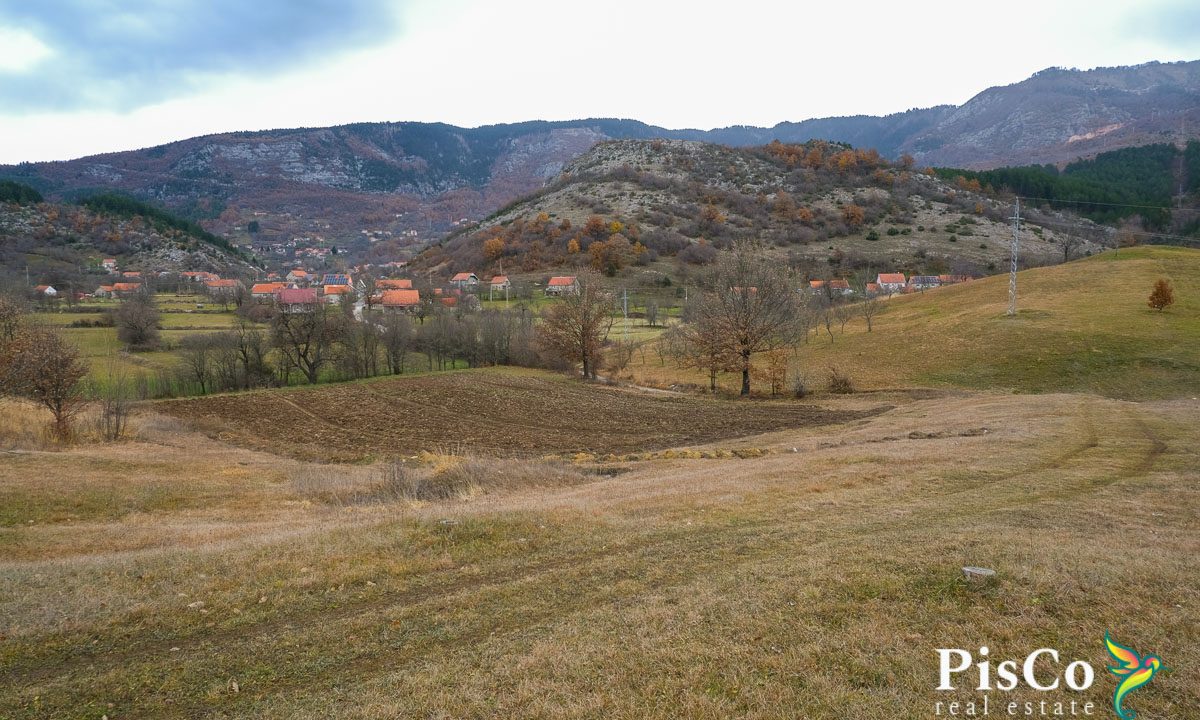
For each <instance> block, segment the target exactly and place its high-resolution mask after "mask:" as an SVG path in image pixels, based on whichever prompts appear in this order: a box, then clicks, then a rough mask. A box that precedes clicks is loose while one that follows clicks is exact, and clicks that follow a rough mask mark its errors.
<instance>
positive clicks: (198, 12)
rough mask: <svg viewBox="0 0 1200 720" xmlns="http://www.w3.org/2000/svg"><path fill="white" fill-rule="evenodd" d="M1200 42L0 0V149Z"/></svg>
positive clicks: (1158, 16)
mask: <svg viewBox="0 0 1200 720" xmlns="http://www.w3.org/2000/svg"><path fill="white" fill-rule="evenodd" d="M1197 59H1200V2H1196V1H1195V0H1144V1H1143V2H1137V3H1130V2H1110V1H1108V0H1088V1H1081V0H1062V1H1056V0H1039V1H1034V0H1013V1H1012V2H1009V3H1004V4H1000V3H964V2H961V0H953V1H945V2H943V1H929V2H923V1H921V0H910V1H909V2H894V1H887V2H864V1H863V0H839V1H838V2H826V3H815V2H796V1H795V0H793V1H792V2H783V1H779V0H776V1H775V2H767V1H764V0H740V1H739V2H736V3H734V2H706V1H705V0H692V1H691V2H665V1H664V2H660V1H656V0H609V1H608V2H605V3H597V2H587V3H584V2H576V1H574V0H0V163H14V162H21V161H39V160H63V159H70V158H75V157H81V156H84V155H91V154H96V153H101V152H110V151H116V150H131V149H136V148H143V147H150V146H153V145H158V144H162V143H165V142H170V141H172V140H180V139H184V138H188V137H194V136H197V135H204V134H209V133H216V132H227V131H235V130H261V129H268V128H287V127H321V126H327V125H337V124H343V123H350V122H367V121H401V120H415V121H426V122H446V123H450V124H454V125H460V126H464V127H475V126H479V125H489V124H494V123H505V122H520V121H524V120H533V119H542V120H570V119H577V118H585V117H622V118H635V119H638V120H642V121H644V122H648V123H651V124H655V125H661V126H664V127H670V128H685V127H691V128H701V129H709V128H713V127H725V126H728V125H762V126H771V125H774V124H776V123H778V122H781V121H799V120H804V119H807V118H813V117H826V116H832V115H855V114H872V115H881V114H887V113H892V112H900V111H903V110H907V109H910V108H915V107H929V106H932V105H940V104H961V103H964V102H966V101H967V100H969V99H970V98H971V97H972V96H974V95H975V94H977V93H979V92H980V91H982V90H984V89H986V88H988V87H991V86H996V85H1008V84H1011V83H1015V82H1019V81H1021V80H1024V79H1025V78H1027V77H1028V76H1030V75H1031V74H1033V73H1034V72H1036V71H1038V70H1042V69H1045V68H1047V67H1075V68H1080V69H1087V68H1092V67H1105V66H1114V65H1133V64H1139V63H1143V62H1148V61H1151V60H1157V61H1161V62H1172V61H1178V60H1197Z"/></svg>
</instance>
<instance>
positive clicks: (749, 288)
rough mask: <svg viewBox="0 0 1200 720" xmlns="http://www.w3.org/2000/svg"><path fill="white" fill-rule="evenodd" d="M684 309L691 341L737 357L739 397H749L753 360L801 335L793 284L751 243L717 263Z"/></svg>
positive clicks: (783, 267)
mask: <svg viewBox="0 0 1200 720" xmlns="http://www.w3.org/2000/svg"><path fill="white" fill-rule="evenodd" d="M689 310H690V313H689V315H690V317H691V318H692V322H693V323H695V325H696V327H697V328H698V329H699V331H698V333H697V335H696V337H698V338H703V340H704V341H705V342H710V341H714V340H715V341H718V342H720V343H722V344H723V346H724V353H723V356H732V357H735V358H737V366H738V369H739V370H740V371H741V373H742V390H741V393H742V395H749V394H750V371H751V363H752V361H753V358H754V355H756V354H758V353H762V352H767V351H769V350H774V349H775V348H778V347H784V346H787V345H792V344H793V343H795V342H796V340H797V339H798V338H799V337H801V333H802V332H803V330H802V328H803V309H802V308H801V303H800V302H799V295H798V293H797V291H796V282H795V279H794V278H793V277H792V276H791V273H790V272H789V270H788V268H787V267H786V265H784V264H782V263H777V262H772V261H771V260H770V259H768V258H767V257H765V255H764V254H763V251H762V248H761V246H759V245H757V244H754V243H746V242H742V243H738V244H736V245H735V246H734V247H733V249H732V250H731V251H730V252H727V253H724V254H723V255H721V256H720V257H719V258H718V260H717V262H716V263H715V265H714V268H713V270H712V272H710V273H709V275H708V277H707V278H706V279H705V282H704V288H703V293H702V294H701V296H700V298H699V299H698V301H697V302H696V303H695V305H694V306H693V307H692V308H689ZM710 354H714V355H715V353H713V352H711V351H710Z"/></svg>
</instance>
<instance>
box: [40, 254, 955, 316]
mask: <svg viewBox="0 0 1200 720" xmlns="http://www.w3.org/2000/svg"><path fill="white" fill-rule="evenodd" d="M407 265H408V264H407V263H406V262H403V261H400V262H391V263H385V264H383V265H379V266H365V267H360V268H356V269H357V270H364V271H368V272H365V273H364V274H363V275H360V276H359V277H357V278H356V276H355V273H352V272H350V271H346V272H318V271H313V270H308V269H304V268H300V267H296V268H293V269H292V270H290V271H288V272H287V273H286V274H282V275H281V274H280V272H282V271H280V272H271V273H268V274H267V275H266V276H265V277H264V278H263V279H262V280H261V281H259V282H254V283H251V284H249V286H247V284H246V283H244V282H243V281H241V280H239V279H234V278H222V277H221V276H220V275H218V274H217V273H213V272H207V271H184V272H180V273H172V272H165V271H164V272H157V273H149V274H148V275H147V274H144V273H143V272H142V271H139V270H121V269H120V267H119V266H118V263H117V260H116V258H104V259H103V260H102V261H101V268H102V269H103V270H104V271H105V272H107V273H109V274H110V275H111V276H112V278H113V279H112V282H107V283H102V284H100V285H99V286H97V287H96V288H95V290H93V291H92V292H90V293H87V292H77V293H76V294H75V297H74V298H72V299H74V300H85V299H88V298H104V299H107V298H115V299H120V298H123V297H127V296H129V295H132V294H134V293H138V292H141V291H142V290H143V289H144V288H146V287H148V285H147V283H148V282H149V281H152V280H157V281H159V282H161V281H163V280H169V279H172V278H173V279H176V280H179V281H182V282H183V283H184V287H185V288H186V287H187V286H192V287H194V289H195V290H196V291H198V292H199V293H200V294H203V295H206V296H208V297H210V298H212V299H214V300H218V301H222V302H233V301H239V302H240V301H243V300H246V299H249V300H250V301H252V302H255V303H261V304H273V305H275V306H277V307H278V308H279V309H280V310H281V311H283V312H289V313H295V312H305V311H308V310H311V309H313V308H315V307H318V306H319V305H320V304H322V303H324V304H338V303H342V302H350V303H357V304H361V305H365V306H367V307H369V308H372V309H376V308H377V309H381V310H383V311H384V312H409V313H415V312H417V311H418V309H419V308H421V307H422V303H423V302H424V303H428V304H431V305H432V304H439V305H441V306H444V307H457V306H459V304H460V303H467V304H477V303H478V302H479V299H480V297H481V296H483V295H484V294H485V293H486V295H487V299H489V300H497V299H500V300H507V299H509V297H510V295H511V294H512V293H513V289H514V284H513V281H512V279H511V278H510V277H509V276H508V275H502V274H501V275H493V276H492V277H490V278H488V279H486V280H483V279H481V278H480V276H479V275H478V274H476V273H474V272H470V271H464V272H457V273H455V274H454V275H452V276H451V277H450V278H449V280H448V281H446V282H445V283H444V284H443V285H438V284H436V283H435V282H434V281H433V280H432V278H431V279H430V280H429V281H428V282H427V283H425V285H426V287H425V288H424V292H425V294H426V297H422V289H420V288H418V287H416V286H415V285H414V283H413V280H412V279H411V278H401V277H382V278H377V279H364V278H371V277H373V276H374V275H375V274H378V273H379V272H380V271H382V273H383V274H385V275H402V274H406V273H407ZM970 280H972V277H971V276H968V275H912V276H906V275H905V274H904V273H879V274H877V275H876V276H875V279H874V281H872V282H867V283H865V284H863V285H861V286H859V287H855V286H854V285H852V284H851V282H850V281H849V280H847V279H845V278H836V279H828V280H810V281H809V282H808V284H807V287H801V288H798V290H799V291H807V292H808V293H810V294H811V295H814V296H825V297H827V298H830V299H838V300H847V301H848V300H853V299H855V298H860V297H890V296H893V295H903V294H907V293H914V292H921V291H925V290H932V289H935V288H939V287H942V286H946V285H954V284H957V283H962V282H968V281H970ZM181 289H182V288H181ZM578 292H579V280H578V278H577V276H574V275H559V276H553V277H550V278H549V279H548V280H547V281H546V283H545V285H544V286H543V287H542V293H543V294H544V295H545V296H547V297H557V296H561V295H571V294H575V293H578ZM33 293H34V295H35V296H36V299H39V300H42V299H57V298H61V297H62V295H63V293H62V291H60V290H59V289H57V288H55V287H53V286H52V285H46V284H41V285H37V286H35V287H34V288H33Z"/></svg>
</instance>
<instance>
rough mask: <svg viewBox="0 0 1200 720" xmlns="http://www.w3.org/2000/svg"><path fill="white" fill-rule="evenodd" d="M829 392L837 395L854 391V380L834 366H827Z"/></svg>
mask: <svg viewBox="0 0 1200 720" xmlns="http://www.w3.org/2000/svg"><path fill="white" fill-rule="evenodd" d="M829 392H831V393H836V394H838V395H849V394H850V393H852V392H854V382H853V381H852V380H851V379H850V376H849V375H847V374H845V373H843V372H842V371H841V370H838V369H837V368H835V367H831V368H829Z"/></svg>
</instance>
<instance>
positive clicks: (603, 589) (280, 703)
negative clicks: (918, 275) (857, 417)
mask: <svg viewBox="0 0 1200 720" xmlns="http://www.w3.org/2000/svg"><path fill="white" fill-rule="evenodd" d="M856 402H857V401H856ZM1194 417H1195V404H1194V403H1191V402H1177V403H1174V404H1144V405H1134V404H1129V403H1122V402H1118V401H1112V400H1104V399H1099V398H1094V397H1086V396H1064V395H1049V396H1041V397H1032V396H1017V397H1004V396H998V397H997V396H992V397H988V396H970V397H945V398H941V399H937V400H927V401H921V402H917V403H913V404H909V405H904V406H902V407H901V408H899V409H898V410H896V411H894V412H893V413H889V414H888V415H884V416H880V417H876V418H871V419H868V420H864V421H861V422H858V423H855V424H854V425H852V426H848V427H844V428H840V429H836V430H834V431H832V432H830V431H829V430H827V429H824V430H820V431H787V432H784V433H778V434H775V435H772V436H767V437H765V438H759V439H756V440H755V442H756V443H758V444H761V445H764V446H766V447H770V448H774V449H775V450H776V451H777V452H775V453H774V454H771V455H768V456H765V457H760V458H756V459H751V460H724V461H721V460H655V461H648V462H644V463H638V464H637V465H636V466H635V467H634V469H633V471H632V472H631V473H628V474H625V475H621V476H618V477H616V478H608V479H601V480H597V481H595V482H593V483H589V484H585V485H580V486H574V487H571V488H566V489H560V490H547V491H544V492H526V493H519V494H517V495H515V496H509V497H493V498H488V497H482V498H476V499H475V500H474V501H471V502H466V503H458V504H435V505H431V506H408V505H405V504H393V505H385V506H349V507H340V506H330V505H322V504H321V503H319V502H318V503H314V502H310V501H309V500H308V499H306V497H305V496H304V495H301V494H297V492H296V490H295V486H294V485H291V484H289V482H288V481H287V478H288V477H289V476H293V475H295V474H296V473H297V472H299V470H300V469H301V465H299V464H297V463H294V462H291V461H280V460H279V459H278V458H272V457H270V456H265V455H261V454H255V453H250V452H247V451H243V450H238V449H235V448H229V447H228V446H226V445H224V444H221V443H215V442H211V441H207V440H204V439H203V438H196V437H194V436H188V435H186V434H179V433H165V434H164V433H158V434H152V435H151V436H150V439H151V440H153V441H154V442H155V444H149V445H148V444H132V445H126V446H98V447H91V448H82V449H79V450H76V451H72V452H67V453H50V454H37V453H34V454H26V455H19V456H13V457H12V458H11V462H7V461H6V462H5V463H0V487H3V488H4V489H5V495H4V498H3V499H4V506H5V507H6V508H9V510H8V511H7V512H6V513H5V514H4V515H3V517H2V518H0V521H2V522H0V524H2V525H3V527H0V549H2V550H3V558H4V559H3V561H2V562H0V617H3V618H4V624H3V627H0V633H2V635H3V637H2V638H0V670H2V671H3V676H4V677H5V678H6V681H5V682H4V683H0V705H2V706H3V707H4V708H5V710H4V713H3V714H4V715H5V716H6V717H14V718H23V717H39V718H42V717H98V716H99V715H100V714H101V713H105V714H107V715H108V716H109V717H182V716H188V717H205V716H220V717H266V718H271V717H279V718H307V717H313V718H317V717H320V718H337V717H378V718H392V717H480V718H482V717H546V718H567V717H606V718H678V717H694V718H726V717H747V718H763V719H766V718H777V717H807V718H814V719H817V718H831V719H832V718H847V717H854V718H864V719H878V720H882V719H883V718H889V719H891V718H926V717H932V716H933V714H932V708H933V703H934V702H935V701H937V700H939V699H940V700H949V699H953V698H955V697H957V698H959V699H969V698H971V697H974V693H972V692H970V691H968V690H965V689H964V691H963V692H961V693H959V694H957V695H954V694H948V693H947V694H938V693H935V692H934V690H933V686H934V685H935V683H936V659H935V655H934V652H933V648H937V647H947V646H949V647H968V648H972V647H977V646H978V645H979V644H989V645H990V646H991V647H992V648H993V657H999V656H1003V657H1023V656H1024V654H1025V653H1027V652H1029V651H1031V650H1032V649H1034V648H1038V647H1044V646H1050V647H1056V648H1058V649H1060V650H1061V651H1062V652H1063V653H1064V654H1065V655H1066V656H1067V657H1070V658H1076V657H1078V658H1084V659H1087V660H1088V661H1089V662H1091V663H1092V664H1093V665H1094V666H1095V667H1096V668H1097V669H1098V675H1097V684H1096V686H1095V687H1093V688H1092V689H1091V690H1090V691H1088V692H1086V693H1080V694H1075V693H1068V692H1058V693H1050V694H1048V695H1046V696H1038V697H1034V696H1033V695H1032V694H1028V693H1026V694H1023V695H1022V694H1017V695H1015V696H1007V697H1006V698H1005V699H1035V700H1037V699H1050V700H1070V699H1073V698H1074V699H1079V700H1090V701H1093V702H1096V703H1097V706H1098V708H1100V709H1101V712H1106V711H1107V708H1106V707H1105V703H1106V699H1107V697H1108V696H1109V695H1110V694H1111V692H1112V679H1111V678H1110V677H1108V676H1107V675H1106V674H1105V673H1104V672H1103V667H1102V666H1103V663H1104V661H1105V659H1106V658H1105V655H1104V651H1103V647H1102V645H1101V639H1102V638H1103V634H1104V631H1105V630H1106V629H1111V630H1112V631H1113V632H1114V633H1116V634H1117V636H1118V637H1119V638H1121V639H1123V641H1125V642H1128V643H1131V644H1134V645H1135V647H1137V648H1138V649H1139V650H1143V651H1155V652H1157V653H1159V654H1160V655H1161V656H1162V657H1163V658H1165V659H1166V661H1167V663H1168V664H1169V665H1170V666H1172V667H1176V668H1181V670H1180V671H1177V672H1175V673H1167V674H1164V676H1163V677H1161V678H1157V679H1156V680H1155V682H1154V683H1153V685H1152V686H1150V687H1148V688H1145V689H1143V690H1142V691H1139V693H1137V695H1136V697H1135V699H1134V700H1133V701H1132V702H1131V704H1132V706H1133V707H1135V708H1136V709H1137V710H1138V711H1139V712H1140V713H1142V714H1143V715H1144V716H1145V717H1163V718H1166V717H1185V716H1186V712H1187V711H1186V708H1189V707H1192V708H1194V707H1196V706H1197V705H1198V704H1200V696H1197V686H1196V684H1195V683H1194V682H1191V681H1190V676H1189V675H1188V671H1187V670H1186V668H1194V667H1196V665H1197V663H1200V651H1198V650H1197V647H1196V646H1195V643H1194V642H1189V640H1188V639H1189V638H1194V637H1196V633H1197V632H1198V631H1200V628H1198V627H1197V624H1196V615H1195V612H1194V607H1193V605H1194V602H1195V598H1196V597H1197V594H1198V593H1200V588H1198V587H1197V580H1196V578H1197V575H1196V572H1195V571H1196V569H1197V567H1196V558H1197V557H1198V556H1200V546H1197V536H1196V533H1195V532H1194V528H1195V526H1196V522H1197V518H1198V517H1200V505H1198V503H1197V495H1196V491H1195V483H1194V481H1193V480H1192V477H1193V476H1194V472H1195V471H1196V465H1197V458H1196V455H1195V450H1194V448H1195V447H1196V444H1197V441H1198V440H1200V438H1198V437H1197V436H1196V427H1195V424H1194V422H1189V419H1193V420H1194ZM979 428H987V429H988V432H986V433H979V432H968V431H972V430H976V429H979ZM913 430H920V431H922V432H923V433H926V434H927V435H931V436H933V438H934V439H923V438H919V439H910V438H909V437H908V433H909V432H910V431H913ZM964 434H965V435H964ZM793 447H796V448H799V449H800V453H801V454H800V455H795V454H792V453H791V452H790V450H791V448H793ZM797 458H801V460H800V461H798V460H797ZM309 472H313V470H311V469H310V470H309ZM324 472H326V473H327V474H329V475H330V476H342V475H345V474H346V473H350V472H353V469H351V468H345V467H338V466H325V470H324ZM105 498H107V500H105ZM443 519H445V520H446V521H443ZM967 564H979V565H985V566H990V567H994V568H996V569H997V570H998V571H999V573H1000V580H999V582H998V583H997V584H996V585H995V586H993V587H989V588H985V589H979V590H976V589H971V588H969V587H967V586H966V585H965V584H964V583H963V582H962V581H961V579H960V573H959V567H960V566H962V565H967ZM201 603H202V604H201ZM234 683H236V690H235V685H234Z"/></svg>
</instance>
